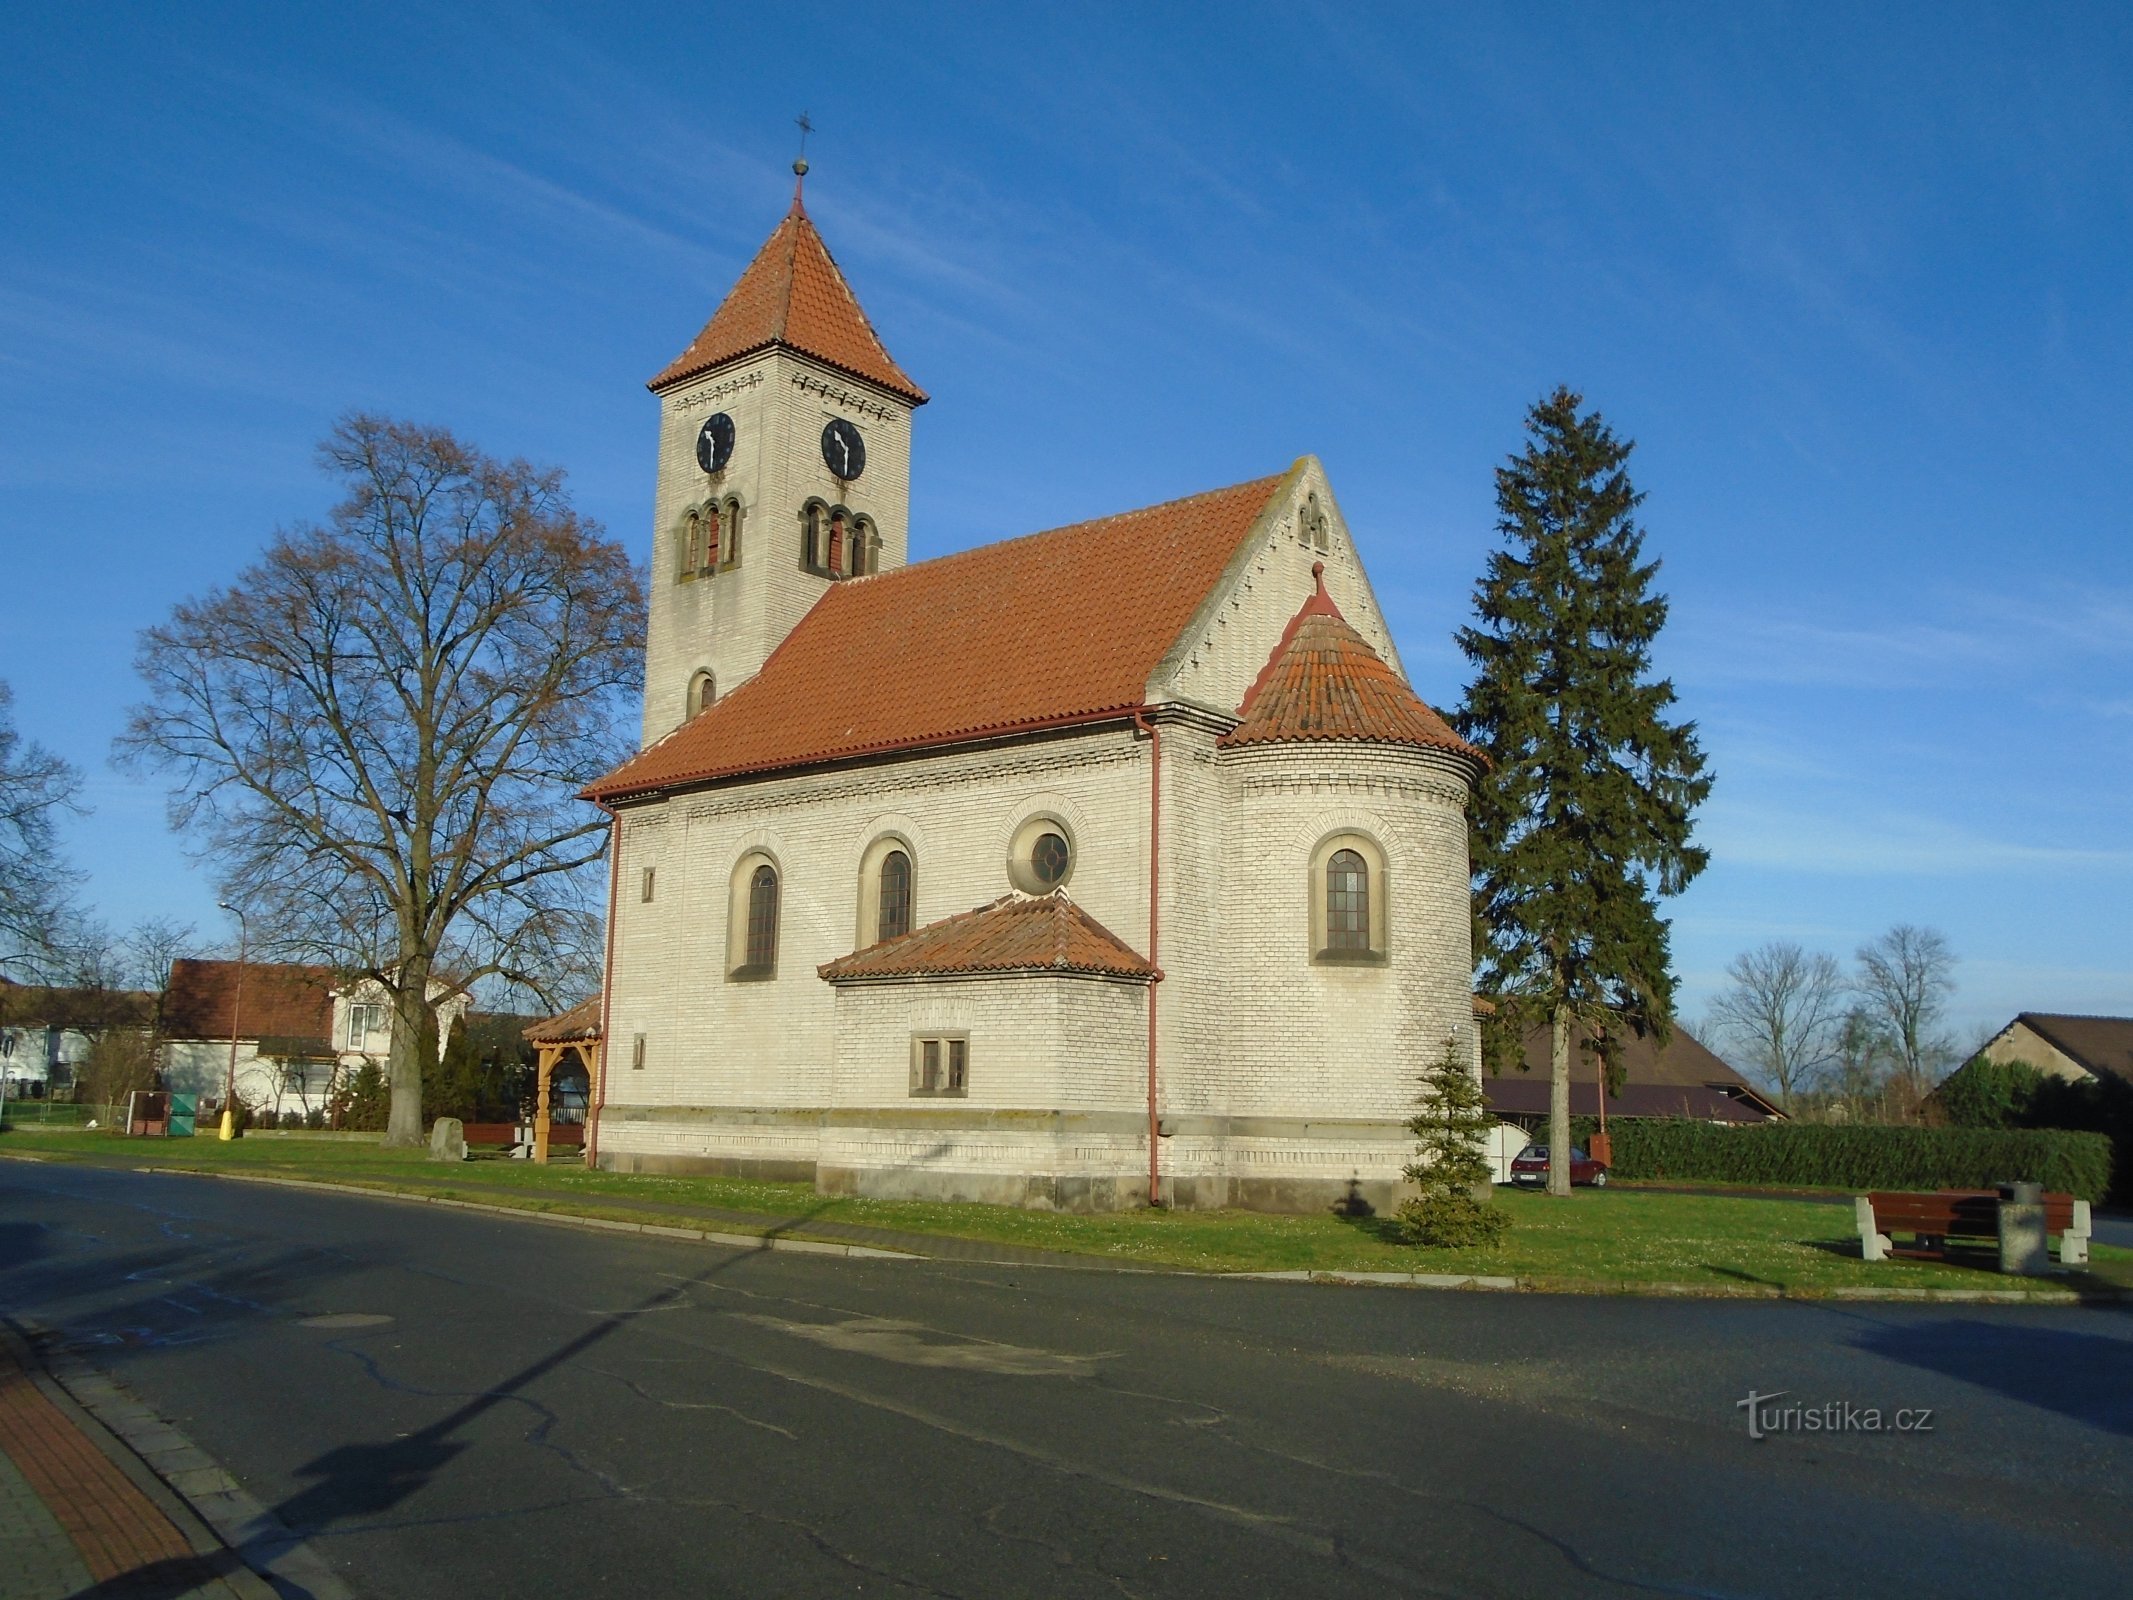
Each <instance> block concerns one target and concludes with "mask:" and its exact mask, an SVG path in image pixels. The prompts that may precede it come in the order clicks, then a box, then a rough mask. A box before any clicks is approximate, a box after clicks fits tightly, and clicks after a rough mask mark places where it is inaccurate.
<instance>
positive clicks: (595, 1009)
mask: <svg viewBox="0 0 2133 1600" xmlns="http://www.w3.org/2000/svg"><path fill="white" fill-rule="evenodd" d="M524 1037H525V1040H526V1042H527V1043H528V1044H530V1045H532V1046H533V1048H534V1050H535V1052H536V1054H537V1055H538V1057H539V1066H538V1069H537V1070H538V1073H539V1076H538V1079H537V1080H536V1081H537V1087H536V1090H535V1100H534V1111H533V1159H534V1160H535V1161H538V1162H540V1163H541V1164H542V1165H543V1166H546V1165H547V1163H548V1099H549V1092H550V1088H551V1085H552V1084H553V1083H554V1081H555V1069H556V1068H557V1067H559V1066H561V1065H562V1064H563V1062H564V1061H565V1060H566V1059H567V1058H568V1057H570V1056H572V1055H575V1056H576V1057H577V1058H578V1060H579V1061H580V1062H581V1063H582V1064H583V1065H584V1068H585V1078H586V1081H587V1082H588V1083H592V1082H597V1081H598V1079H599V1076H600V997H599V996H598V995H594V996H593V997H592V998H591V999H590V1000H582V1001H580V1002H579V1003H578V1004H576V1005H574V1006H572V1007H571V1008H570V1009H569V1010H568V1011H566V1012H564V1013H563V1014H562V1015H561V1016H556V1017H550V1018H548V1019H547V1020H546V1021H545V1022H536V1023H535V1024H534V1025H533V1026H532V1027H530V1028H528V1029H526V1031H525V1035H524Z"/></svg>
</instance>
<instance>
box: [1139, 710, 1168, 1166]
mask: <svg viewBox="0 0 2133 1600" xmlns="http://www.w3.org/2000/svg"><path fill="white" fill-rule="evenodd" d="M1133 726H1134V728H1135V729H1136V730H1138V731H1139V732H1141V733H1145V734H1146V735H1148V965H1149V966H1151V967H1153V968H1155V977H1154V979H1153V980H1151V981H1150V983H1149V985H1148V1204H1150V1205H1151V1206H1159V1205H1161V1204H1162V1203H1163V1187H1162V1185H1163V1175H1162V1163H1161V1159H1160V1150H1161V1145H1160V1144H1159V1143H1158V1141H1159V1140H1160V1139H1161V1138H1162V1124H1161V1123H1160V1122H1159V1121H1158V1120H1157V1118H1156V1114H1155V986H1156V984H1158V983H1161V982H1162V981H1163V963H1162V959H1161V943H1162V934H1163V911H1162V905H1163V897H1162V883H1163V877H1162V865H1163V730H1162V729H1160V728H1158V727H1157V726H1156V725H1155V724H1154V723H1152V722H1150V721H1149V720H1148V717H1147V708H1146V707H1142V708H1141V709H1140V710H1137V711H1135V712H1134V713H1133Z"/></svg>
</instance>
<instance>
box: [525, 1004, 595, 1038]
mask: <svg viewBox="0 0 2133 1600" xmlns="http://www.w3.org/2000/svg"><path fill="white" fill-rule="evenodd" d="M520 1037H522V1038H523V1039H525V1040H526V1042H527V1043H528V1044H572V1043H575V1042H576V1041H578V1040H580V1039H597V1038H599V1037H600V997H599V996H598V995H594V996H593V997H592V998H591V999H590V1000H580V1001H579V1002H578V1003H577V1004H576V1005H574V1006H572V1007H571V1008H570V1009H569V1010H568V1011H564V1012H561V1013H559V1014H557V1015H556V1016H552V1017H543V1018H542V1019H541V1020H540V1021H539V1022H536V1023H534V1024H533V1026H531V1027H530V1028H526V1029H523V1030H522V1031H521V1034H520Z"/></svg>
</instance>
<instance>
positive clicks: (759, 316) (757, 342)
mask: <svg viewBox="0 0 2133 1600" xmlns="http://www.w3.org/2000/svg"><path fill="white" fill-rule="evenodd" d="M773 346H783V347H784V348H786V349H789V350H794V351H797V352H799V353H800V354H801V355H804V356H810V357H812V358H813V359H815V360H817V361H820V362H823V363H825V364H826V365H828V366H831V367H834V368H836V369H837V370H838V371H839V372H843V373H847V374H849V375H850V376H852V377H855V378H861V379H864V380H865V381H866V382H868V383H871V384H874V385H876V386H877V387H879V388H882V389H885V390H887V391H888V392H889V393H891V394H894V395H897V396H899V397H901V398H902V399H905V400H908V401H910V402H911V404H913V405H915V406H922V405H924V404H925V403H926V398H927V396H926V391H925V390H923V389H921V388H920V387H919V386H918V385H917V384H915V383H913V382H912V381H911V378H910V375H909V374H907V373H906V372H905V371H904V369H903V368H902V367H900V366H898V365H897V363H896V358H895V357H894V356H892V355H890V354H889V350H888V346H886V345H885V344H883V343H882V341H881V335H880V334H879V333H877V332H875V330H874V324H873V323H872V321H870V320H869V319H868V317H867V314H866V310H865V308H864V307H862V306H861V305H860V303H859V297H858V296H857V295H856V294H854V293H853V292H852V286H851V284H850V282H849V281H848V280H847V279H846V278H845V276H844V273H843V272H842V271H841V270H840V269H839V268H838V266H837V260H836V257H834V256H832V255H831V254H830V251H829V246H828V245H827V244H825V243H823V240H822V235H821V234H820V233H819V232H818V231H817V230H816V228H815V224H814V220H813V218H811V217H809V216H808V214H807V208H806V206H804V205H803V204H802V203H801V201H800V197H799V196H798V195H797V194H795V195H794V196H793V203H792V208H791V209H790V210H789V211H787V212H786V213H785V217H784V220H782V221H781V222H779V224H778V225H777V227H776V228H774V229H773V230H771V234H770V237H769V238H768V239H766V240H764V241H763V244H762V247H761V248H760V249H758V250H757V251H756V253H755V255H754V257H753V258H752V259H751V260H750V261H749V263H748V265H747V266H746V267H745V268H744V269H743V270H742V272H741V275H740V277H739V278H738V279H736V280H735V282H734V285H733V287H732V288H731V289H729V290H728V291H727V292H726V297H725V298H724V299H723V300H721V301H720V302H719V305H718V309H717V310H716V311H714V312H713V313H712V314H711V320H710V321H709V322H707V323H705V324H704V326H703V329H702V331H701V332H699V333H698V334H697V335H696V337H695V338H694V339H692V340H691V341H690V342H689V347H688V348H687V349H686V350H684V351H683V352H682V353H681V354H680V355H678V356H676V357H675V358H674V359H673V360H672V361H671V362H669V363H668V364H667V365H666V366H665V367H664V368H662V369H661V370H660V372H659V373H658V375H657V376H655V377H654V378H653V379H652V380H651V381H650V382H649V383H648V384H646V386H645V387H647V388H648V389H650V390H651V391H652V392H653V393H654V394H657V393H658V392H659V391H660V390H662V389H665V388H667V387H668V386H670V385H672V384H676V383H680V382H682V381H683V380H684V379H686V378H693V377H695V376H697V375H698V374H699V373H704V372H708V371H710V370H711V369H712V368H714V367H718V366H723V365H724V364H725V363H727V362H729V361H737V360H739V359H740V358H741V357H743V356H749V355H754V354H756V353H757V352H758V351H761V350H768V349H770V348H772V347H773Z"/></svg>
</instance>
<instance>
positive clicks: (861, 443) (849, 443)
mask: <svg viewBox="0 0 2133 1600" xmlns="http://www.w3.org/2000/svg"><path fill="white" fill-rule="evenodd" d="M822 460H823V463H824V465H826V466H827V467H828V468H829V469H830V471H832V472H834V473H836V474H837V476H838V477H839V478H841V479H843V480H844V481H845V482H846V483H850V482H851V481H852V480H853V479H854V478H856V477H858V476H859V474H860V473H862V472H864V471H866V469H867V442H866V440H864V439H862V438H860V437H859V430H858V429H857V428H855V427H853V426H852V425H851V424H850V423H849V422H846V421H845V420H844V418H842V417H837V418H834V419H832V421H831V422H830V425H829V426H828V427H826V428H824V429H823V430H822Z"/></svg>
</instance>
